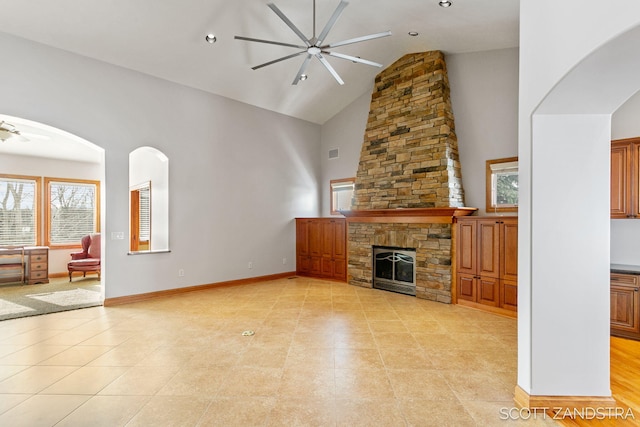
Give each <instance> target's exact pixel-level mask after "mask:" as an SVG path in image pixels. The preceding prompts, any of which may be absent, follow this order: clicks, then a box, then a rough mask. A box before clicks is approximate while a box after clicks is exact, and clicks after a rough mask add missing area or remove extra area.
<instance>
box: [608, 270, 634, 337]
mask: <svg viewBox="0 0 640 427" xmlns="http://www.w3.org/2000/svg"><path fill="white" fill-rule="evenodd" d="M639 279H640V277H639V276H637V275H632V274H620V273H611V311H610V316H611V335H616V336H620V337H625V338H633V339H636V340H640V291H639V286H640V285H639Z"/></svg>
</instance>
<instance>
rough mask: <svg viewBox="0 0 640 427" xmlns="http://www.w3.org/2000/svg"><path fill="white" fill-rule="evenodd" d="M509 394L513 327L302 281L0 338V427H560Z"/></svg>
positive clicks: (138, 306) (209, 294)
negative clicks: (519, 412) (516, 405)
mask: <svg viewBox="0 0 640 427" xmlns="http://www.w3.org/2000/svg"><path fill="white" fill-rule="evenodd" d="M246 330H252V331H254V332H255V335H253V336H243V335H242V333H243V332H244V331H246ZM515 384H516V321H515V320H513V319H508V318H503V317H499V316H495V315H492V314H488V313H483V312H480V311H476V310H471V309H467V308H464V307H459V306H452V305H446V304H440V303H434V302H430V301H425V300H420V299H416V298H413V297H409V296H405V295H399V294H394V293H390V292H385V291H379V290H372V289H363V288H358V287H354V286H349V285H346V284H344V283H336V282H326V281H321V280H315V279H307V278H292V279H282V280H275V281H269V282H263V283H256V284H251V285H243V286H235V287H224V288H218V289H211V290H207V291H198V292H192V293H189V294H183V295H179V296H174V297H167V298H161V299H156V300H152V301H146V302H141V303H134V304H128V305H123V306H117V307H110V308H103V307H95V308H88V309H82V310H76V311H69V312H63V313H55V314H48V315H43V316H36V317H30V318H24V319H15V320H7V321H4V322H0V425H1V426H29V427H33V426H54V425H55V426H92V427H97V426H108V427H113V426H154V427H156V426H296V425H299V426H394V427H395V426H447V425H448V426H456V427H458V426H502V425H511V424H517V425H520V424H526V425H553V421H551V420H549V419H546V420H544V419H540V418H539V419H537V420H533V419H530V420H528V421H526V422H525V421H523V420H517V421H515V420H504V419H503V418H505V414H506V412H504V411H505V409H504V408H513V401H512V399H513V390H514V387H515Z"/></svg>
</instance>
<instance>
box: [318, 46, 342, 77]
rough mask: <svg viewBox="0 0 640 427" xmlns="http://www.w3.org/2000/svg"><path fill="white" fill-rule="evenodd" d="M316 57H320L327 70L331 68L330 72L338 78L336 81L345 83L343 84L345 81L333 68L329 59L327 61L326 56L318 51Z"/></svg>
mask: <svg viewBox="0 0 640 427" xmlns="http://www.w3.org/2000/svg"><path fill="white" fill-rule="evenodd" d="M316 58H318V59H319V60H320V62H321V63H322V65H324V66H325V68H326V69H327V70H329V72H330V73H331V75H332V76H333V78H334V79H336V81H337V82H338V83H339V84H341V85H343V84H344V81H343V80H342V79H341V78H340V76H339V75H338V73H337V72H336V70H334V69H333V67H332V66H331V64H329V61H327V60H326V59H325V57H324V56H322V54H320V53H317V54H316Z"/></svg>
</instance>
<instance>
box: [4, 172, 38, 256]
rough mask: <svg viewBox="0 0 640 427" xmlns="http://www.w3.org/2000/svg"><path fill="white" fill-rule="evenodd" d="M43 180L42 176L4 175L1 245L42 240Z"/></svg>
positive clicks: (31, 242) (27, 244)
mask: <svg viewBox="0 0 640 427" xmlns="http://www.w3.org/2000/svg"><path fill="white" fill-rule="evenodd" d="M40 182H41V180H40V178H39V177H33V176H20V175H0V245H26V246H29V245H31V246H33V245H36V244H37V243H38V241H39V237H40V236H39V228H38V225H39V224H40V220H39V218H40V215H39V209H38V201H39V200H40Z"/></svg>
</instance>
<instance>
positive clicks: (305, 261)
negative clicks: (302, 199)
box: [296, 218, 347, 280]
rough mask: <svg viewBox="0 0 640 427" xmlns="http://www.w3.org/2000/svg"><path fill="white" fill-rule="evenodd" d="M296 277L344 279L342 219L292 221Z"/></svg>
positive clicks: (344, 261)
mask: <svg viewBox="0 0 640 427" xmlns="http://www.w3.org/2000/svg"><path fill="white" fill-rule="evenodd" d="M296 271H297V274H299V275H306V276H313V277H323V278H328V279H336V280H346V279H347V224H346V221H345V219H344V218H296Z"/></svg>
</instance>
